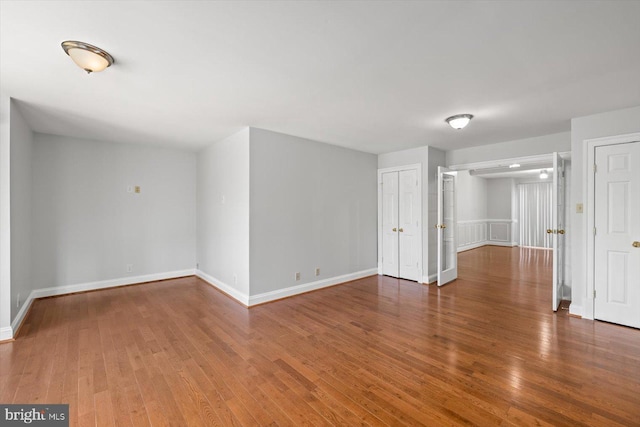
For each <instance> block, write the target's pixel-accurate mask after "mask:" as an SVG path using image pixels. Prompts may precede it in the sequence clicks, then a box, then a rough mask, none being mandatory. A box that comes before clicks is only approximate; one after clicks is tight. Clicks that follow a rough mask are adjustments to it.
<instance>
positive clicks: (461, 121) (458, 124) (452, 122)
mask: <svg viewBox="0 0 640 427" xmlns="http://www.w3.org/2000/svg"><path fill="white" fill-rule="evenodd" d="M471 119H473V114H456V115H455V116H451V117H447V118H446V119H445V122H447V123H449V126H451V127H452V128H454V129H462V128H464V127H465V126H467V125H468V124H469V122H470V121H471Z"/></svg>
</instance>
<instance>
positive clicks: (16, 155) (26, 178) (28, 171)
mask: <svg viewBox="0 0 640 427" xmlns="http://www.w3.org/2000/svg"><path fill="white" fill-rule="evenodd" d="M32 148H33V132H31V129H30V128H29V126H28V125H27V123H26V122H25V120H24V118H23V117H22V114H21V113H20V111H19V110H18V108H17V107H16V106H15V102H14V101H13V100H12V101H11V168H10V169H11V321H12V322H13V320H14V319H15V318H16V315H17V314H18V311H19V309H20V308H21V307H22V305H23V304H25V302H26V300H27V297H28V296H29V294H30V293H31V291H32V290H33V281H32V279H31V271H32V269H33V265H34V264H33V259H32V257H31V223H32V221H31V212H32V209H31V205H32V203H31V200H32V176H33V170H32ZM18 297H19V298H18Z"/></svg>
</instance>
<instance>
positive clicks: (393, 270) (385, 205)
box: [381, 172, 399, 277]
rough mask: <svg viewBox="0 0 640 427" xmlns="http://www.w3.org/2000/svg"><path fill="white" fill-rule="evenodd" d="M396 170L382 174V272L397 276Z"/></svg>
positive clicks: (397, 206) (397, 207)
mask: <svg viewBox="0 0 640 427" xmlns="http://www.w3.org/2000/svg"><path fill="white" fill-rule="evenodd" d="M398 209H399V205H398V172H386V173H383V174H382V230H381V234H382V274H385V275H387V276H393V277H398V275H399V264H398V261H399V257H398V244H399V242H398Z"/></svg>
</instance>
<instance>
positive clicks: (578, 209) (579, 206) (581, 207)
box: [576, 203, 584, 213]
mask: <svg viewBox="0 0 640 427" xmlns="http://www.w3.org/2000/svg"><path fill="white" fill-rule="evenodd" d="M583 212H584V205H583V204H582V203H577V204H576V213H583Z"/></svg>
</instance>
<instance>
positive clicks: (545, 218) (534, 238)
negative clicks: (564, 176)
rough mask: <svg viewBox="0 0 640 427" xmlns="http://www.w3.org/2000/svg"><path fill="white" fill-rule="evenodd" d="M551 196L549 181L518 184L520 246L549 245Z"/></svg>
mask: <svg viewBox="0 0 640 427" xmlns="http://www.w3.org/2000/svg"><path fill="white" fill-rule="evenodd" d="M552 198H553V191H552V187H551V183H550V182H535V183H531V184H518V202H519V206H518V207H519V218H518V220H519V224H520V246H531V247H534V248H550V247H551V238H552V235H551V234H547V229H549V228H552V227H551V226H552V219H551V213H552V210H551V209H552V203H553V200H552Z"/></svg>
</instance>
